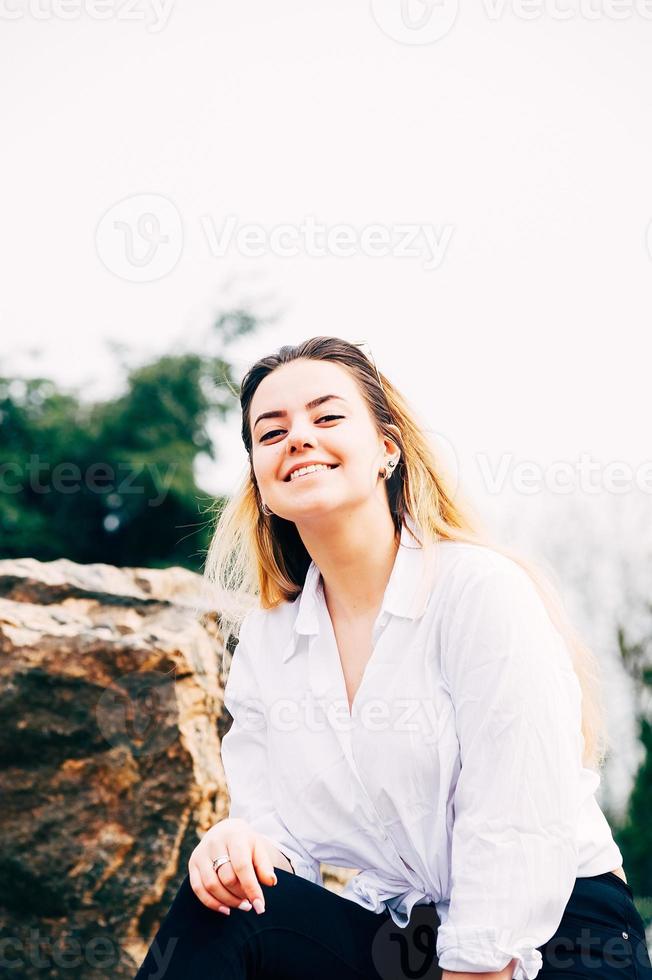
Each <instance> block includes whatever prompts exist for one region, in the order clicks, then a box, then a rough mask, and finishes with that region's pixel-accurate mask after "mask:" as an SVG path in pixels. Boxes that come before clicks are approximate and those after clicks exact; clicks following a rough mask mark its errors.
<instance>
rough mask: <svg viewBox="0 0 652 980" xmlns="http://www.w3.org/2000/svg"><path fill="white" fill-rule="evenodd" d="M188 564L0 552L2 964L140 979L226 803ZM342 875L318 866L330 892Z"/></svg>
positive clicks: (218, 729)
mask: <svg viewBox="0 0 652 980" xmlns="http://www.w3.org/2000/svg"><path fill="white" fill-rule="evenodd" d="M201 584H202V581H201V577H200V576H199V575H196V574H194V573H193V572H190V571H187V570H186V569H183V568H168V569H160V570H159V569H150V568H114V567H112V566H110V565H100V564H97V565H77V564H75V563H74V562H70V561H67V560H66V559H59V560H58V561H52V562H45V563H42V562H38V561H35V560H33V559H20V560H5V561H0V715H1V717H2V725H1V726H0V757H1V760H2V766H1V769H0V794H1V796H2V808H1V810H0V915H1V921H0V974H1V975H4V971H5V970H6V971H7V975H8V976H12V975H13V976H17V977H18V976H20V977H21V978H23V977H24V978H30V977H37V976H38V977H39V978H42V977H43V976H45V975H47V976H48V977H66V978H72V977H84V978H90V980H92V978H95V977H114V978H122V977H133V976H134V973H135V972H136V969H137V967H138V964H139V963H140V962H141V960H142V958H143V956H144V954H145V951H146V949H147V946H148V944H149V942H150V941H151V939H152V937H153V935H154V933H155V932H156V929H157V928H158V924H159V922H160V920H161V918H162V916H163V915H164V913H165V911H166V910H167V908H168V907H169V905H170V902H171V901H172V899H173V897H174V894H175V893H176V890H177V888H178V886H179V884H180V882H181V880H182V878H183V876H184V875H185V873H186V870H187V862H188V858H189V856H190V854H191V852H192V850H193V849H194V847H195V846H196V844H197V842H198V840H199V839H200V838H201V836H202V834H203V833H205V831H206V830H207V829H208V828H209V827H210V826H212V825H213V824H214V823H216V822H217V821H218V820H221V819H223V818H224V817H225V816H226V815H227V813H228V796H227V793H226V788H225V780H224V773H223V770H222V766H221V762H220V752H219V747H220V738H221V737H222V735H223V734H224V732H225V731H227V730H228V726H229V723H230V718H229V715H228V712H226V711H225V710H224V708H223V699H222V695H223V689H222V685H221V683H220V663H221V659H222V644H221V638H220V633H219V629H218V624H217V617H216V616H215V615H214V614H210V615H206V614H204V615H198V614H197V609H198V605H199V603H200V598H199V597H200V595H201ZM348 877H350V872H348V871H341V870H336V869H332V868H328V867H326V866H325V867H324V878H325V882H326V883H327V885H328V887H331V888H333V889H334V890H340V889H341V887H342V885H343V883H344V882H345V881H346V880H347V878H348Z"/></svg>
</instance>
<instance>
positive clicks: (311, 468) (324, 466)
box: [290, 463, 333, 480]
mask: <svg viewBox="0 0 652 980" xmlns="http://www.w3.org/2000/svg"><path fill="white" fill-rule="evenodd" d="M332 469H333V467H332V466H328V465H327V464H326V463H317V464H316V465H315V466H302V467H300V469H298V470H294V471H293V472H292V473H290V480H295V479H298V478H299V477H300V476H303V475H304V473H314V472H315V470H332Z"/></svg>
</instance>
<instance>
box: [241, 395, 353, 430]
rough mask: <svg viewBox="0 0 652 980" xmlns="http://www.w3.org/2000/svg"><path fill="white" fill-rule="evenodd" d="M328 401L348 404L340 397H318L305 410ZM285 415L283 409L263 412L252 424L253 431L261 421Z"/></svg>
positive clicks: (285, 412) (307, 403)
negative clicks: (332, 400)
mask: <svg viewBox="0 0 652 980" xmlns="http://www.w3.org/2000/svg"><path fill="white" fill-rule="evenodd" d="M329 399H337V401H340V402H345V403H346V404H348V402H347V401H346V398H343V397H342V396H341V395H320V396H319V398H313V399H312V401H310V402H306V408H317V406H318V405H321V404H322V403H323V402H327V401H328V400H329ZM286 415H287V411H286V410H285V409H284V408H276V409H273V410H272V411H271V412H263V413H262V415H259V416H258V418H257V419H256V421H255V422H254V429H255V428H256V426H257V425H258V423H259V422H260V421H262V419H277V418H285V417H286Z"/></svg>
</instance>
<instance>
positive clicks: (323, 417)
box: [260, 415, 344, 442]
mask: <svg viewBox="0 0 652 980" xmlns="http://www.w3.org/2000/svg"><path fill="white" fill-rule="evenodd" d="M343 418H344V416H343V415H322V416H321V418H319V419H317V422H326V421H327V420H329V419H343ZM279 432H283V429H272V431H271V432H266V433H265V435H264V436H261V438H260V441H261V442H265V441H266V440H267V439H269V438H270V436H275V435H277V434H278V433H279Z"/></svg>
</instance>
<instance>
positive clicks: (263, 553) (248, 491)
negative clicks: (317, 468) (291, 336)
mask: <svg viewBox="0 0 652 980" xmlns="http://www.w3.org/2000/svg"><path fill="white" fill-rule="evenodd" d="M362 346H363V345H362V344H354V343H351V342H349V341H346V340H342V339H340V338H339V337H323V336H322V337H312V338H311V339H309V340H306V341H304V342H303V343H301V344H297V345H294V346H289V345H286V346H283V347H281V348H279V350H278V352H277V353H276V354H272V355H270V356H268V357H263V358H261V359H260V360H258V361H256V363H255V364H254V365H253V366H252V367H251V368H250V369H249V371H248V372H247V373H246V374H245V376H244V378H243V380H242V383H241V386H240V405H241V409H242V440H243V442H244V445H245V448H246V450H247V453H248V455H249V468H248V471H247V472H246V474H245V475H244V477H243V479H242V481H241V484H240V486H238V487H237V488H236V491H235V493H234V494H233V495H232V496H231V497H230V498H229V500H228V501H227V502H226V504H225V505H224V506H223V508H222V509H221V510H220V509H218V508H219V504H217V503H216V505H215V507H214V508H213V509H214V511H215V525H214V532H213V535H212V539H211V543H210V545H209V548H208V551H207V555H206V562H205V567H204V593H203V601H202V605H203V608H204V609H206V608H212V609H214V610H216V611H217V615H218V618H219V626H220V631H221V633H222V638H223V640H224V647H225V650H226V649H227V648H229V646H230V641H231V638H232V637H237V634H238V630H239V626H240V623H241V621H242V619H243V617H244V615H245V614H246V613H247V612H248V611H249V610H250V609H251V608H253V607H255V606H259V607H261V608H263V609H272V608H274V607H275V606H278V605H279V604H280V603H282V602H285V601H292V600H294V599H295V598H296V596H297V595H298V594H299V593H300V592H301V589H302V588H303V583H304V581H305V576H306V572H307V570H308V566H309V565H310V561H311V559H310V555H309V554H308V552H307V550H306V548H305V546H304V544H303V542H302V540H301V538H300V536H299V533H298V531H297V529H296V525H295V524H294V523H293V522H292V521H287V520H285V519H284V518H281V517H279V516H278V515H276V514H271V515H269V516H266V515H265V514H264V513H263V510H262V500H261V497H260V493H259V490H258V486H257V484H256V479H255V475H254V470H253V462H252V433H251V428H250V419H249V414H250V413H249V410H250V407H251V401H252V398H253V395H254V392H255V391H256V389H257V387H258V385H259V384H260V382H261V381H262V380H263V378H265V377H266V376H267V375H268V374H269V373H270V372H271V371H274V370H275V368H277V367H279V366H280V365H282V364H287V363H289V362H290V361H294V360H297V359H298V358H309V359H314V360H324V361H331V362H333V363H336V364H339V365H341V366H342V367H343V368H345V369H346V370H347V371H349V372H350V374H351V375H352V376H353V378H354V379H355V380H356V381H357V383H358V386H359V389H360V392H361V394H362V396H363V398H364V399H365V401H366V403H367V405H368V407H369V410H370V412H371V415H372V417H373V418H374V419H375V422H376V426H377V428H378V431H379V432H380V433H381V434H382V435H383V436H386V437H388V438H390V439H392V440H393V441H394V442H395V443H396V444H397V445H398V446H399V447H400V450H401V455H400V459H399V464H398V466H397V467H396V469H395V470H394V472H393V473H392V475H391V477H390V478H389V479H388V480H387V481H386V487H387V495H388V501H389V507H390V511H391V514H392V519H393V521H394V526H395V532H396V534H397V536H399V535H400V533H401V528H402V526H403V524H404V523H405V521H404V518H405V515H406V514H407V515H409V516H410V517H411V518H412V520H413V521H414V522H415V523H416V524H417V525H418V526H419V528H420V529H421V530H422V533H423V535H424V538H426V539H427V541H426V544H429V543H431V542H435V541H437V540H448V541H463V542H467V543H470V544H478V545H483V546H485V547H490V548H492V549H493V550H494V551H497V552H500V553H501V554H503V555H505V556H506V557H508V558H511V559H512V560H513V561H515V562H516V563H517V564H518V565H520V566H521V567H522V568H523V569H524V570H525V571H526V572H527V574H528V575H529V576H530V577H531V579H532V581H533V582H534V584H535V586H536V587H537V590H538V592H539V594H540V595H541V598H542V599H543V601H544V603H545V606H546V608H547V610H548V614H549V616H550V618H551V620H552V622H553V624H554V625H555V627H556V628H557V629H558V630H559V632H560V633H561V635H562V636H563V638H564V639H565V641H566V644H567V646H568V649H569V652H570V655H571V660H572V665H573V668H574V670H575V673H576V674H577V677H578V680H579V683H580V687H581V691H582V734H583V736H584V754H583V762H584V765H586V766H588V767H589V768H595V769H596V770H599V769H600V768H601V767H602V766H603V765H604V762H605V761H606V757H607V753H608V751H609V749H610V744H609V738H608V733H607V728H606V723H605V713H604V706H603V703H602V675H601V669H600V664H599V661H598V660H597V658H596V657H595V655H594V653H593V652H592V651H591V650H590V649H589V647H588V646H587V645H586V644H585V643H584V642H583V641H582V639H581V638H580V636H579V635H578V633H577V631H576V629H575V627H574V626H573V625H572V623H571V622H570V620H569V618H568V615H567V613H566V610H565V608H564V605H563V602H562V599H561V597H560V594H559V591H558V589H557V588H556V587H555V586H554V585H553V583H552V582H551V580H550V578H549V577H548V575H547V574H546V573H545V572H544V571H543V569H542V568H541V567H540V566H538V565H537V564H536V563H535V562H533V561H532V560H531V559H529V558H525V557H524V556H523V555H519V554H517V553H516V552H515V551H513V550H512V549H511V548H507V547H504V546H502V545H500V544H498V543H496V542H495V541H494V540H493V539H492V538H491V536H490V534H489V533H488V532H487V531H486V529H485V528H484V527H482V526H481V522H480V521H479V519H478V517H477V515H476V514H475V513H474V511H473V509H472V507H471V505H470V503H469V502H468V501H464V500H462V499H461V497H460V494H459V492H458V491H457V490H456V489H454V487H453V482H452V479H451V476H450V473H449V472H448V470H447V468H446V467H445V465H444V464H443V462H442V461H440V460H439V459H437V456H436V453H435V450H434V447H433V446H432V445H431V444H430V442H429V441H428V439H427V437H426V436H425V435H424V429H423V427H422V426H421V425H420V424H419V423H418V421H417V418H416V416H415V413H414V412H413V410H412V409H411V408H410V406H409V405H408V403H407V402H406V400H405V398H404V397H403V395H402V394H401V393H400V392H399V391H398V390H397V389H396V388H395V387H394V385H392V383H391V382H390V381H389V379H388V378H387V377H386V376H385V375H384V374H381V373H380V372H379V371H378V370H377V368H376V366H375V364H374V363H373V361H372V360H371V359H370V358H369V357H367V356H366V354H365V353H364V352H363V351H362V350H361V347H362Z"/></svg>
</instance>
